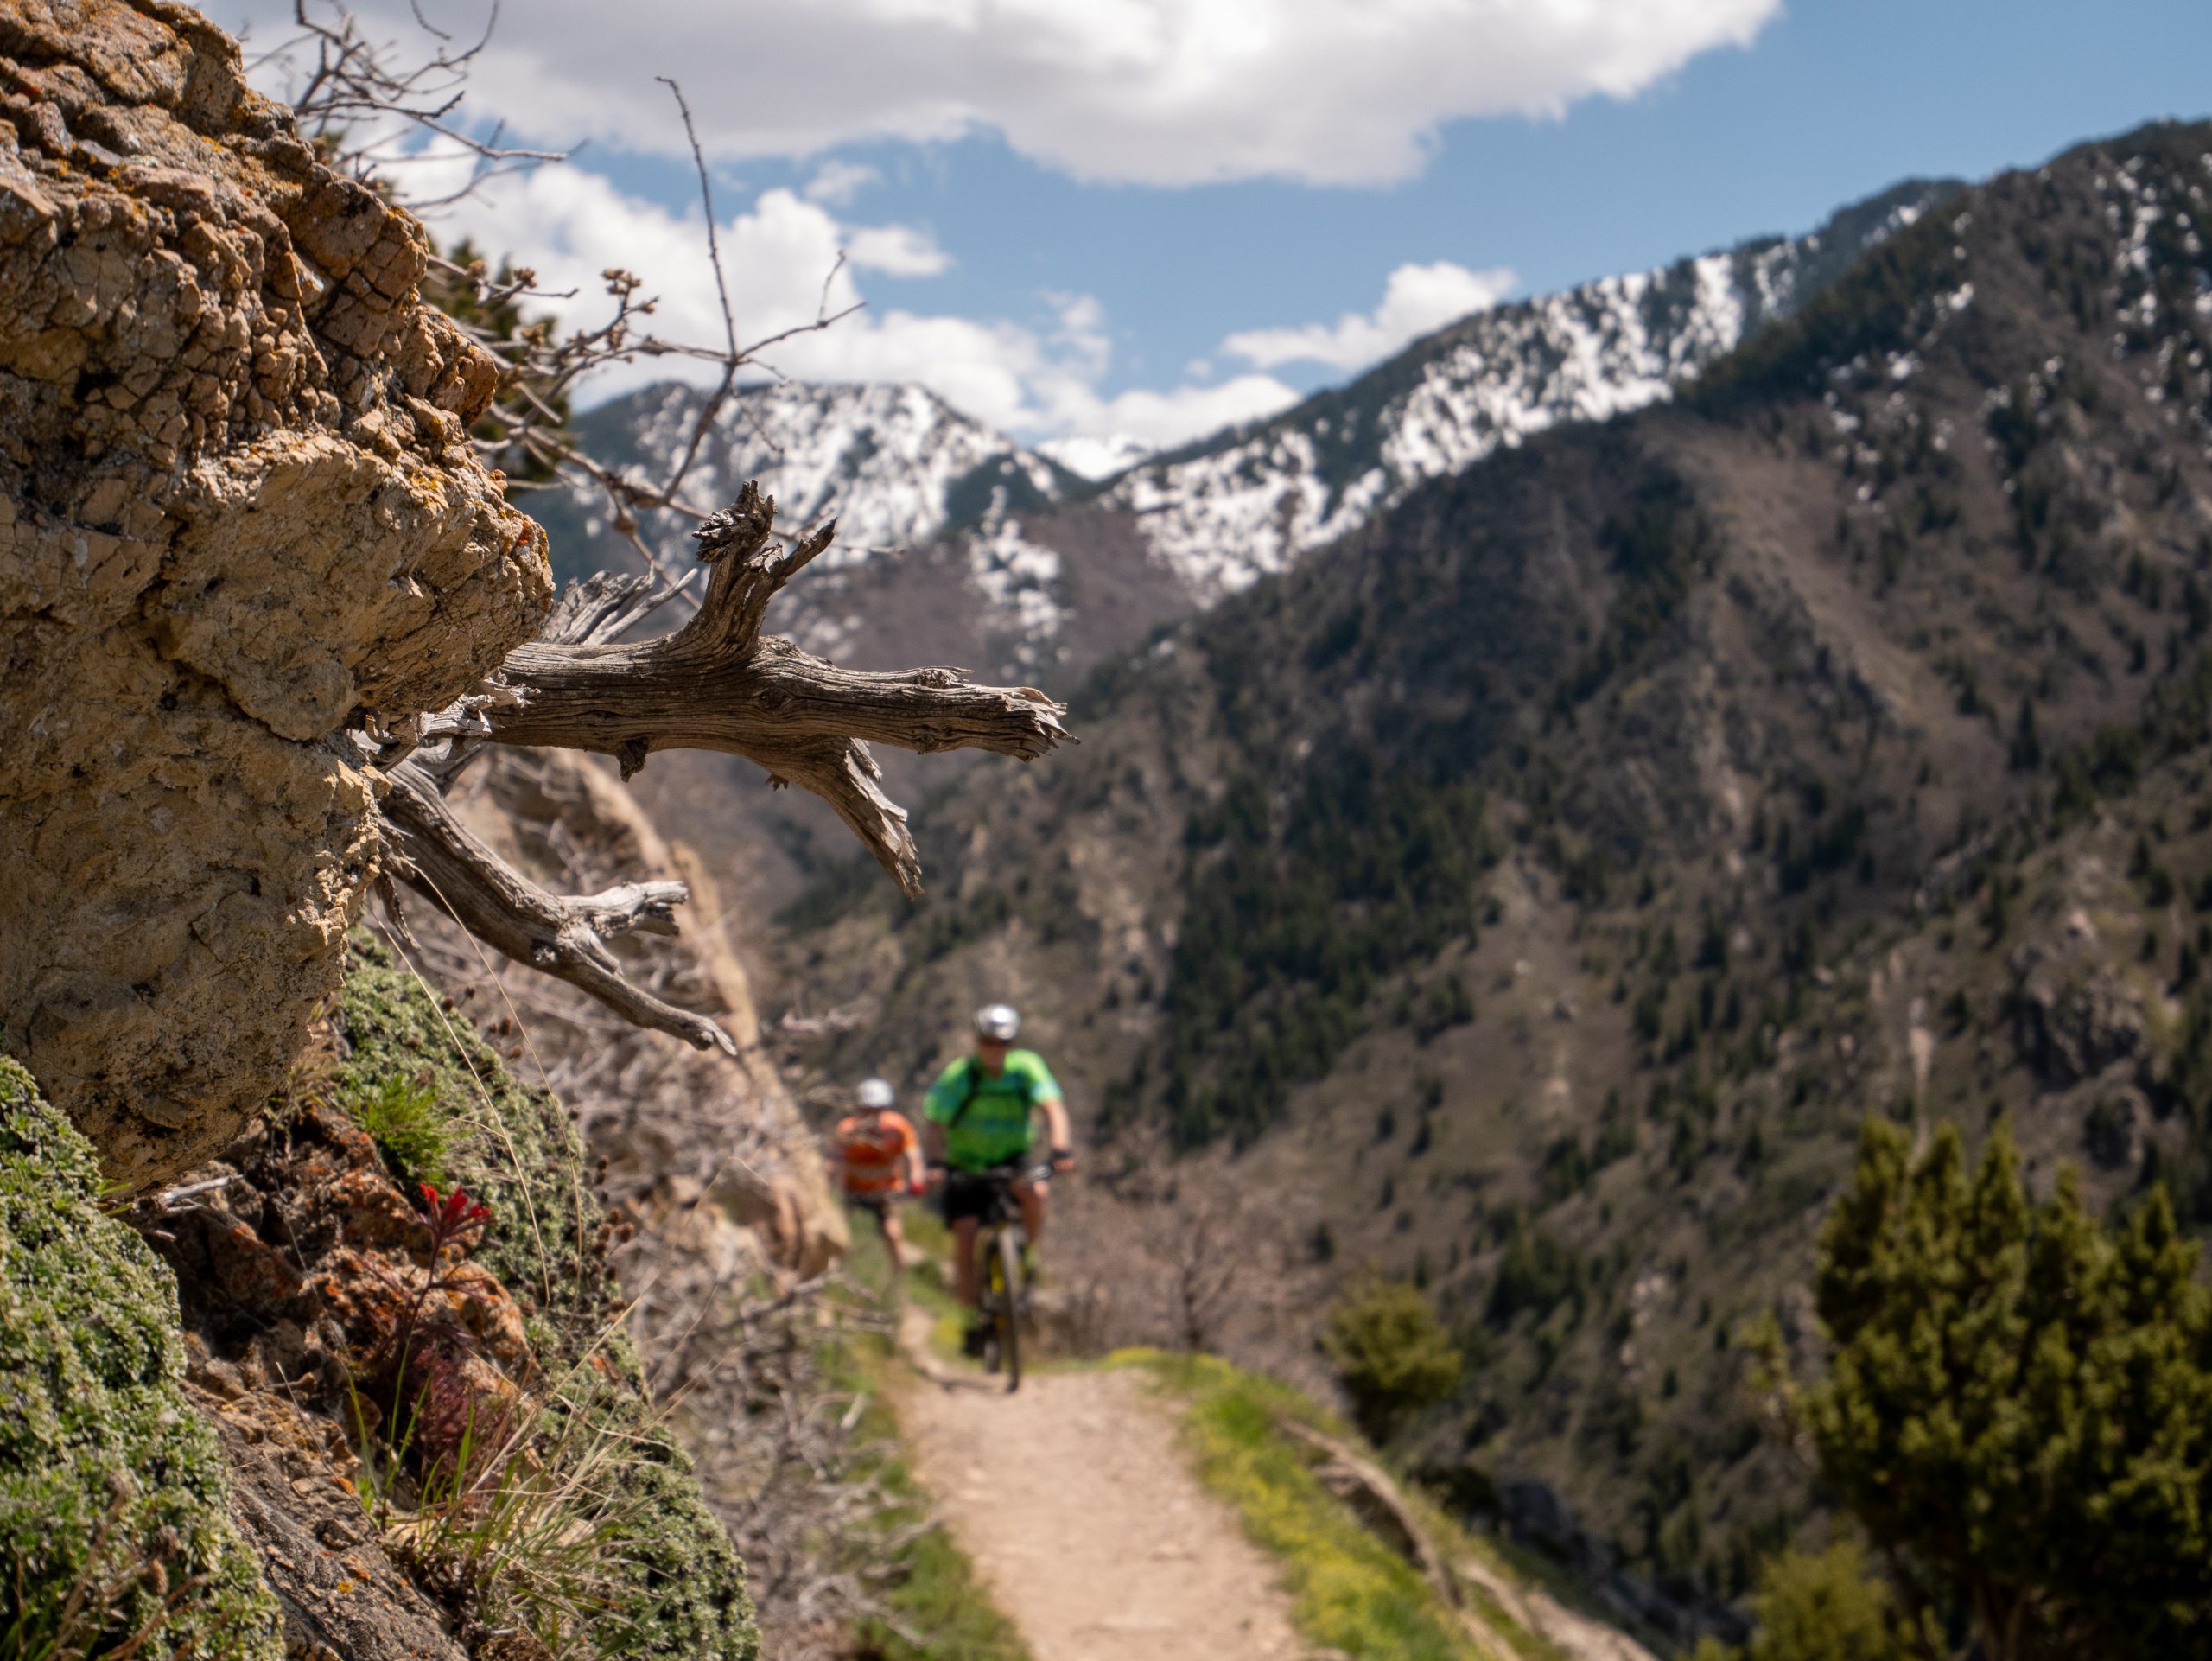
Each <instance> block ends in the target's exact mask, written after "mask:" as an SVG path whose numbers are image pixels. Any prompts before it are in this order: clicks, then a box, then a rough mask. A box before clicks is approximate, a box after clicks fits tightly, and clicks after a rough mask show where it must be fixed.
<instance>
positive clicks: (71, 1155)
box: [0, 1057, 283, 1661]
mask: <svg viewBox="0 0 2212 1661" xmlns="http://www.w3.org/2000/svg"><path fill="white" fill-rule="evenodd" d="M99 1183H100V1176H99V1165H98V1163H97V1161H95V1160H94V1158H93V1156H92V1149H91V1148H90V1147H89V1146H88V1145H87V1144H86V1142H85V1139H84V1138H83V1137H82V1136H79V1134H78V1133H77V1132H76V1131H75V1130H73V1128H72V1127H71V1126H70V1124H69V1123H68V1121H67V1120H66V1119H65V1118H63V1117H61V1115H60V1113H58V1112H56V1111H54V1109H53V1108H52V1107H50V1106H48V1104H46V1103H45V1102H43V1101H41V1099H40V1098H39V1097H38V1095H37V1094H36V1091H35V1088H34V1086H33V1085H32V1083H31V1080H30V1077H29V1074H28V1073H26V1072H24V1071H23V1070H22V1068H21V1067H20V1066H16V1064H15V1063H14V1062H12V1061H10V1060H6V1059H5V1058H4V1057H0V1584H4V1585H5V1586H6V1587H7V1588H8V1591H9V1594H10V1605H11V1607H10V1625H9V1626H8V1629H7V1630H8V1632H9V1634H10V1639H12V1640H13V1642H15V1643H16V1644H17V1645H21V1648H20V1649H19V1650H17V1651H15V1652H16V1653H20V1654H24V1655H45V1654H49V1653H60V1654H67V1655H82V1654H92V1653H98V1654H107V1653H110V1652H118V1653H119V1652H121V1649H122V1646H123V1645H126V1644H129V1643H130V1639H131V1638H132V1636H133V1635H134V1634H139V1633H143V1637H142V1638H141V1639H139V1641H138V1643H137V1644H136V1645H131V1647H132V1648H133V1649H135V1651H136V1652H137V1654H139V1655H140V1656H142V1657H144V1658H148V1661H167V1658H170V1657H175V1656H183V1655H187V1654H191V1655H198V1656H206V1657H214V1656H220V1657H223V1658H226V1661H276V1658H277V1657H278V1656H280V1655H282V1654H283V1647H282V1645H281V1644H280V1642H279V1641H278V1636H277V1607H276V1604H275V1602H274V1601H273V1600H272V1599H271V1598H270V1595H269V1593H268V1591H267V1590H266V1588H264V1586H263V1585H262V1583H261V1580H260V1576H259V1575H258V1573H257V1567H256V1564H255V1561H254V1557H253V1554H252V1553H251V1551H250V1550H248V1549H247V1547H246V1545H245V1542H244V1541H243V1540H242V1539H241V1538H240V1537H239V1534H238V1531H237V1529H236V1528H235V1527H234V1526H233V1525H232V1522H231V1518H230V1512H229V1486H228V1483H227V1481H226V1473H225V1467H224V1460H223V1454H222V1451H221V1449H220V1448H219V1446H218V1444H217V1441H216V1438H215V1436H214V1435H213V1433H212V1432H211V1431H210V1429H209V1428H208V1425H207V1422H206V1421H205V1420H204V1419H202V1418H201V1417H200V1415H199V1414H198V1413H196V1412H195V1411H194V1410H193V1407H192V1404H191V1402H190V1399H189V1397H188V1393H187V1390H186V1385H185V1380H184V1357H183V1352H182V1348H181V1345H180V1344H179V1342H178V1339H177V1332H176V1324H177V1304H176V1289H175V1284H174V1282H172V1281H171V1280H170V1278H169V1276H168V1270H166V1269H164V1268H163V1267H162V1265H161V1264H160V1263H157V1262H156V1261H155V1259H154V1257H153V1254H152V1253H150V1252H149V1251H147V1249H146V1248H145V1246H144V1245H143V1244H141V1243H140V1241H139V1240H138V1238H137V1236H136V1235H134V1234H132V1233H131V1232H130V1230H128V1229H126V1228H124V1227H123V1226H122V1225H120V1224H118V1223H117V1222H115V1221H114V1220H112V1219H110V1218H109V1217H107V1216H105V1214H104V1213H103V1212H101V1211H100V1210H99V1206H97V1205H96V1204H95V1203H94V1200H95V1198H96V1196H97V1195H98V1194H99Z"/></svg>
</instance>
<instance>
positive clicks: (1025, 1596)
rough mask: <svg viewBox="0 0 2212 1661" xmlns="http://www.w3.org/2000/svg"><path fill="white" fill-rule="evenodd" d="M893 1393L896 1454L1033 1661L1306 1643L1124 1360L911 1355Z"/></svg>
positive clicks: (915, 1347)
mask: <svg viewBox="0 0 2212 1661" xmlns="http://www.w3.org/2000/svg"><path fill="white" fill-rule="evenodd" d="M928 1328H929V1320H928V1317H927V1316H926V1315H925V1314H922V1313H921V1312H920V1311H918V1310H915V1309H911V1308H910V1309H909V1310H908V1311H907V1313H906V1322H905V1326H904V1328H903V1330H902V1333H901V1337H902V1339H903V1340H904V1347H905V1349H906V1354H907V1356H908V1358H909V1359H911V1360H912V1362H913V1363H914V1365H915V1368H916V1370H917V1371H918V1372H919V1373H920V1374H921V1377H920V1378H918V1379H916V1381H915V1382H914V1383H913V1384H912V1387H911V1388H910V1389H909V1390H908V1391H906V1395H905V1397H903V1398H902V1399H901V1400H900V1402H899V1423H900V1427H901V1429H902V1430H903V1431H904V1433H905V1438H906V1446H907V1452H908V1456H909V1459H910V1461H911V1462H912V1467H913V1470H914V1472H915V1474H916V1475H917V1476H918V1477H919V1478H920V1479H921V1482H922V1485H923V1486H924V1487H925V1488H926V1489H927V1490H928V1491H929V1492H930V1494H931V1498H932V1499H934V1500H935V1501H936V1504H937V1508H938V1514H939V1515H940V1516H941V1517H943V1518H944V1522H945V1525H946V1526H947V1527H948V1528H950V1530H951V1531H952V1536H953V1537H954V1539H956V1540H957V1541H958V1542H959V1543H960V1547H961V1549H962V1550H963V1551H964V1552H966V1553H967V1555H968V1557H969V1561H970V1562H973V1563H974V1564H975V1566H976V1572H977V1573H978V1575H981V1577H982V1580H983V1582H984V1583H985V1584H986V1585H987V1586H988V1588H990V1593H991V1596H992V1599H993V1601H995V1603H996V1604H997V1605H998V1607H1000V1608H1001V1610H1003V1611H1004V1612H1005V1613H1006V1615H1007V1619H1009V1620H1012V1621H1013V1622H1014V1625H1015V1626H1018V1627H1020V1630H1021V1634H1022V1636H1023V1637H1024V1638H1025V1639H1027V1641H1028V1644H1029V1648H1030V1651H1031V1653H1032V1654H1033V1655H1034V1656H1035V1658H1036V1661H1245V1658H1251V1661H1267V1658H1282V1661H1294V1658H1299V1657H1303V1656H1306V1655H1307V1654H1308V1653H1310V1651H1309V1650H1308V1648H1307V1646H1306V1645H1305V1643H1304V1642H1303V1641H1302V1640H1301V1639H1300V1638H1299V1637H1298V1635H1297V1633H1296V1632H1295V1631H1294V1629H1293V1627H1292V1626H1291V1621H1290V1600H1289V1597H1288V1596H1287V1594H1286V1593H1285V1592H1284V1591H1283V1589H1282V1588H1281V1585H1280V1584H1279V1572H1278V1569H1277V1567H1276V1565H1275V1564H1274V1562H1272V1561H1271V1560H1270V1559H1269V1558H1268V1556H1266V1555H1265V1554H1264V1553H1262V1551H1261V1550H1260V1549H1259V1548H1258V1547H1257V1546H1255V1545H1254V1544H1253V1543H1251V1542H1250V1541H1249V1539H1247V1538H1246V1537H1245V1535H1244V1531H1243V1525H1242V1524H1241V1523H1240V1522H1239V1521H1238V1519H1237V1517H1236V1512H1235V1511H1234V1510H1233V1509H1232V1508H1231V1507H1230V1506H1229V1505H1227V1504H1225V1503H1224V1502H1223V1501H1221V1500H1219V1499H1215V1498H1214V1497H1213V1496H1212V1495H1211V1494H1209V1493H1207V1492H1205V1490H1204V1489H1203V1488H1201V1487H1200V1486H1198V1479H1197V1478H1196V1477H1194V1476H1193V1475H1192V1473H1191V1470H1190V1467H1189V1463H1188V1461H1187V1459H1186V1458H1185V1454H1184V1453H1183V1451H1182V1449H1181V1448H1179V1447H1178V1446H1177V1443H1176V1435H1175V1424H1174V1421H1173V1417H1172V1416H1171V1415H1170V1412H1169V1410H1168V1409H1167V1408H1166V1406H1165V1405H1164V1404H1162V1403H1159V1402H1157V1401H1154V1399H1153V1398H1152V1397H1150V1396H1149V1395H1148V1394H1147V1392H1146V1390H1145V1386H1144V1383H1143V1380H1142V1379H1141V1378H1139V1377H1138V1376H1137V1375H1135V1373H1132V1372H1128V1371H1070V1372H1052V1371H1046V1372H1041V1373H1033V1374H1030V1375H1028V1376H1027V1377H1025V1378H1023V1379H1022V1381H1021V1389H1020V1391H1018V1392H1016V1393H1015V1394H1014V1395H1012V1396H1008V1395H1007V1394H1006V1393H1005V1391H1004V1389H1003V1387H1002V1386H1001V1384H1000V1383H999V1381H997V1380H996V1379H989V1380H986V1379H985V1378H983V1377H982V1375H981V1374H980V1373H976V1372H971V1371H964V1370H960V1369H955V1368H951V1367H947V1366H944V1365H941V1364H939V1363H938V1362H936V1361H935V1360H933V1359H931V1357H930V1356H929V1354H928V1349H927V1334H928Z"/></svg>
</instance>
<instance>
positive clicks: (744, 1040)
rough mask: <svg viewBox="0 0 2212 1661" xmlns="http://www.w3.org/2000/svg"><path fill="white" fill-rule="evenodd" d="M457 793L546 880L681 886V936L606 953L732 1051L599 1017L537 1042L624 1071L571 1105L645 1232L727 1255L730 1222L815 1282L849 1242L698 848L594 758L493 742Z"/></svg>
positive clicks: (552, 1029)
mask: <svg viewBox="0 0 2212 1661" xmlns="http://www.w3.org/2000/svg"><path fill="white" fill-rule="evenodd" d="M456 798H457V799H456V801H455V804H454V805H455V806H456V808H457V809H458V810H459V811H460V812H461V816H462V817H463V818H464V819H466V820H467V823H468V824H469V825H470V827H471V828H472V829H473V830H474V831H476V832H477V834H478V835H480V836H481V837H483V838H484V839H485V840H486V842H487V843H490V844H491V845H493V847H495V848H497V849H499V851H500V853H501V854H502V855H503V856H505V857H506V858H507V859H509V860H510V861H511V862H512V863H513V864H515V865H516V866H517V868H518V869H522V870H524V871H528V872H531V873H532V874H533V875H536V876H537V877H538V878H539V879H540V880H542V881H546V882H548V883H549V884H550V885H551V886H553V887H556V888H564V887H571V886H575V885H576V884H579V883H593V882H598V881H602V880H603V879H604V878H606V877H607V876H609V875H612V874H614V873H620V874H622V875H626V876H632V877H653V878H659V877H674V878H677V879H680V880H681V881H683V882H685V883H687V884H688V885H689V886H690V890H691V901H690V905H689V906H688V907H686V908H685V927H684V932H683V938H681V939H675V940H671V939H646V940H640V939H634V938H625V939H620V940H618V941H617V942H616V945H615V950H616V951H617V952H618V954H619V955H621V956H623V957H624V958H626V959H627V960H628V961H629V962H630V963H632V964H634V965H636V967H635V968H633V969H632V973H633V974H638V975H641V976H642V975H644V974H645V973H648V972H649V973H651V974H652V975H653V976H654V977H657V982H658V984H659V985H660V986H661V988H662V989H663V991H664V994H665V996H669V997H671V998H673V999H674V1000H675V1001H676V1002H678V1003H680V1004H682V1005H683V1007H684V1008H686V1009H696V1010H698V1011H700V1012H702V1014H705V1015H711V1016H712V1017H713V1018H714V1019H715V1021H719V1022H720V1023H721V1026H722V1028H724V1030H726V1031H727V1032H728V1033H729V1034H730V1035H731V1036H732V1037H733V1038H734V1039H735V1040H736V1041H737V1044H738V1053H737V1054H736V1055H735V1056H734V1057H726V1056H723V1055H721V1053H718V1052H714V1051H705V1050H695V1049H692V1048H690V1047H689V1046H687V1045H684V1044H682V1043H680V1042H678V1041H676V1040H675V1039H673V1038H671V1037H669V1036H668V1035H667V1034H663V1033H653V1032H646V1031H644V1030H642V1029H640V1028H631V1027H625V1026H621V1025H619V1024H617V1023H613V1022H608V1021H599V1022H597V1023H596V1025H595V1028H590V1029H583V1030H577V1029H574V1028H568V1027H567V1026H566V1025H565V1024H563V1023H553V1022H545V1023H541V1029H540V1031H539V1032H538V1034H537V1038H536V1040H535V1041H536V1042H537V1045H538V1046H539V1048H540V1059H541V1060H543V1063H544V1064H545V1065H547V1066H554V1067H556V1068H558V1067H560V1066H562V1065H563V1062H572V1063H577V1064H582V1063H585V1062H588V1063H589V1064H590V1065H591V1066H592V1071H593V1074H594V1076H595V1077H598V1078H605V1079H622V1080H623V1081H624V1085H623V1087H622V1088H621V1089H620V1090H613V1091H601V1090H588V1091H578V1092H576V1093H575V1096H574V1098H573V1099H572V1101H571V1106H573V1107H575V1108H577V1109H578V1110H580V1111H582V1117H583V1129H584V1133H585V1136H586V1137H587V1139H588V1141H589V1142H590V1143H591V1145H592V1146H593V1148H594V1149H595V1150H597V1151H599V1152H601V1153H602V1154H604V1155H606V1157H607V1161H608V1172H607V1182H608V1185H609V1188H610V1191H611V1192H613V1193H620V1194H621V1195H623V1196H625V1197H626V1199H628V1200H630V1201H631V1202H632V1206H633V1207H634V1208H635V1210H636V1211H637V1212H638V1213H639V1216H640V1217H641V1219H643V1220H644V1221H645V1223H646V1225H647V1226H648V1227H649V1228H650V1229H652V1230H653V1231H656V1232H658V1233H661V1234H664V1235H666V1236H668V1237H670V1238H671V1239H673V1238H682V1239H683V1241H685V1242H686V1243H687V1244H688V1246H689V1247H690V1248H691V1249H695V1250H700V1251H708V1252H709V1253H710V1254H711V1253H717V1252H720V1251H722V1250H723V1247H722V1246H721V1245H716V1244H712V1243H710V1242H709V1239H708V1238H707V1237H708V1236H709V1235H711V1234H713V1233H715V1231H717V1230H721V1229H729V1230H734V1231H741V1233H742V1234H744V1235H745V1236H747V1237H749V1240H750V1242H751V1244H752V1246H753V1248H754V1249H755V1255H757V1256H760V1257H765V1258H766V1263H765V1264H762V1265H760V1266H762V1267H767V1266H772V1267H774V1268H777V1269H780V1270H789V1271H791V1272H793V1273H797V1274H798V1275H801V1276H811V1275H816V1274H819V1273H820V1272H821V1271H822V1270H824V1269H826V1268H828V1267H829V1265H830V1264H831V1263H835V1262H836V1260H837V1259H839V1258H840V1257H842V1256H843V1255H844V1253H845V1251H846V1248H847V1246H848V1244H849V1235H848V1233H847V1231H846V1227H845V1220H844V1216H843V1212H842V1208H841V1207H840V1206H838V1204H837V1202H836V1200H835V1199H834V1198H833V1197H832V1196H831V1194H830V1193H829V1185H828V1182H827V1181H826V1180H825V1179H824V1176H823V1166H822V1155H821V1149H820V1146H819V1144H818V1143H817V1142H816V1141H815V1138H814V1136H813V1134H812V1132H811V1131H810V1130H808V1129H807V1126H806V1123H805V1122H804V1120H803V1119H802V1118H801V1117H799V1114H798V1109H797V1108H796V1107H795V1106H794V1105H793V1104H792V1102H791V1096H790V1093H789V1092H788V1091H786V1090H785V1086H784V1082H783V1079H782V1078H781V1077H780V1075H779V1073H778V1072H777V1071H776V1068H775V1067H774V1066H773V1065H772V1062H771V1061H770V1060H769V1058H768V1056H767V1055H766V1053H765V1052H764V1051H763V1050H762V1049H761V1047H760V1017H759V1015H758V1014H757V1012H756V1011H755V1009H754V1008H753V993H752V988H751V985H750V983H749V982H748V980H747V976H746V973H745V970H744V967H743V965H742V964H740V963H739V962H738V960H737V955H736V953H735V952H734V951H732V950H731V948H730V945H729V937H730V934H731V932H732V931H731V928H730V926H729V921H728V918H727V917H726V915H725V913H724V901H723V900H722V897H721V894H720V893H719V892H718V891H717V888H716V886H715V882H714V881H713V879H712V877H711V876H710V875H709V873H708V872H707V870H706V869H705V868H704V866H703V865H702V863H701V862H700V861H699V860H698V859H697V857H696V856H695V855H693V854H692V852H691V850H690V849H688V848H686V847H685V846H683V844H682V843H672V842H670V841H668V840H666V839H664V837H662V836H661V834H660V832H659V831H658V829H657V828H656V827H655V826H654V824H653V823H652V819H651V818H649V817H648V816H647V815H646V813H645V811H644V809H643V808H641V807H640V806H639V804H638V800H637V799H636V797H635V796H633V795H632V793H631V792H630V790H629V788H628V786H626V785H624V784H623V783H621V781H620V780H619V779H618V778H617V777H616V776H615V773H614V771H613V768H612V767H609V766H607V764H606V763H605V762H604V761H601V760H599V759H597V758H595V757H592V756H587V755H582V754H575V753H574V752H570V751H561V750H550V751H539V752H534V753H531V754H519V753H517V752H514V751H505V750H495V751H493V753H492V754H491V755H489V756H488V757H487V758H486V761H485V764H484V766H483V767H482V770H481V771H480V773H476V774H474V775H472V776H471V778H470V779H469V780H467V782H465V783H464V785H463V786H462V787H461V790H460V791H459V792H456ZM576 1007H577V1009H578V1010H579V1013H581V1014H583V1015H587V1016H588V1015H591V1014H593V1013H594V1011H593V1010H592V1007H591V1006H589V1005H588V1004H582V1003H578V1004H577V1005H576ZM725 1244H727V1245H728V1249H729V1251H731V1252H733V1253H734V1254H735V1255H738V1256H742V1255H744V1251H745V1250H746V1248H745V1247H743V1246H741V1245H739V1244H736V1243H735V1242H730V1243H725Z"/></svg>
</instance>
